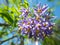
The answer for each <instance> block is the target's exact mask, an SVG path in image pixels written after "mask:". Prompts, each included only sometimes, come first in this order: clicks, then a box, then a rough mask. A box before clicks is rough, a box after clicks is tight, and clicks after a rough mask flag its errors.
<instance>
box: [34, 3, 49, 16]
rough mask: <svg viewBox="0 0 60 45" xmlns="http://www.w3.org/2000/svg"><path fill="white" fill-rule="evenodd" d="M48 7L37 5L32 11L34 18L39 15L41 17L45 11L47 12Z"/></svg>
mask: <svg viewBox="0 0 60 45" xmlns="http://www.w3.org/2000/svg"><path fill="white" fill-rule="evenodd" d="M48 8H49V7H48V5H46V4H45V5H43V6H41V4H38V6H37V8H36V9H34V14H35V15H36V16H40V15H43V14H44V13H45V12H46V11H47V10H48Z"/></svg>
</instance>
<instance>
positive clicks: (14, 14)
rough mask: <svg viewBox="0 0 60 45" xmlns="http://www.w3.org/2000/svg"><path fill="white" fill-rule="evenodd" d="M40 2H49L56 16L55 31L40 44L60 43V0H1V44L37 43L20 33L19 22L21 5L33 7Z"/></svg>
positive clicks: (32, 44) (29, 44)
mask: <svg viewBox="0 0 60 45" xmlns="http://www.w3.org/2000/svg"><path fill="white" fill-rule="evenodd" d="M38 3H42V4H48V6H49V7H50V10H52V15H54V16H56V19H55V20H54V22H55V23H56V26H55V27H54V30H53V31H54V33H53V35H52V36H51V37H49V38H48V37H47V38H45V39H44V41H41V40H39V45H60V0H0V45H35V41H33V39H28V38H27V37H26V36H25V37H23V36H22V35H20V33H19V30H18V26H17V22H18V20H19V15H20V14H21V13H20V12H19V10H20V9H21V7H25V8H28V7H30V8H32V7H34V6H36V5H37V4H38Z"/></svg>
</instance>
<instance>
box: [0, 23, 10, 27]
mask: <svg viewBox="0 0 60 45" xmlns="http://www.w3.org/2000/svg"><path fill="white" fill-rule="evenodd" d="M0 26H10V25H9V24H6V23H0Z"/></svg>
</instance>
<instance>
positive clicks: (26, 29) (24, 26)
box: [18, 4, 54, 39]
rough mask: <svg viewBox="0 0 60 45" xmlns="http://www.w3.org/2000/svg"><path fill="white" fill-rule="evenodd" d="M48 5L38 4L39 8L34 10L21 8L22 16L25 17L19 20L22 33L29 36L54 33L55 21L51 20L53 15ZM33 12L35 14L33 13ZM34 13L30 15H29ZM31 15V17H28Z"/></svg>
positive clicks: (42, 35)
mask: <svg viewBox="0 0 60 45" xmlns="http://www.w3.org/2000/svg"><path fill="white" fill-rule="evenodd" d="M48 8H49V7H48V5H46V4H45V5H43V6H41V4H38V5H37V8H34V9H33V12H31V11H30V9H29V8H28V9H25V8H23V9H22V10H21V12H22V14H21V15H20V17H24V18H23V19H22V20H19V22H18V27H19V30H20V31H21V34H22V35H28V37H29V38H32V37H33V38H35V39H37V38H44V37H46V36H49V35H51V34H52V28H53V26H54V23H52V22H51V20H50V19H51V18H52V17H51V16H50V13H49V12H48ZM31 13H33V14H31ZM29 14H31V15H34V16H33V17H32V16H31V15H30V16H31V17H29V16H28V15H29ZM28 17H29V18H28Z"/></svg>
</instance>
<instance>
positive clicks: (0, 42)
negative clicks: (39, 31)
mask: <svg viewBox="0 0 60 45" xmlns="http://www.w3.org/2000/svg"><path fill="white" fill-rule="evenodd" d="M15 37H17V35H15V36H12V37H11V38H8V39H6V40H3V41H0V44H2V43H4V42H6V41H9V40H11V39H13V38H15Z"/></svg>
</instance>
